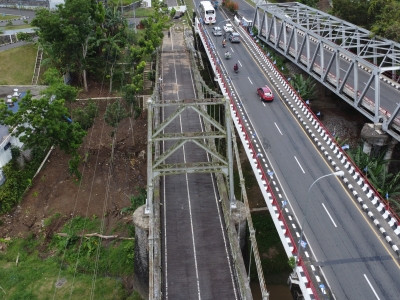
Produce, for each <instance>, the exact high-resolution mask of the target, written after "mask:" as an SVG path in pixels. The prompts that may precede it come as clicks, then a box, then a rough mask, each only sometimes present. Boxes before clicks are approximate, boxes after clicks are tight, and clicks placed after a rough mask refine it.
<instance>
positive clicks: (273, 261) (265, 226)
mask: <svg viewBox="0 0 400 300" xmlns="http://www.w3.org/2000/svg"><path fill="white" fill-rule="evenodd" d="M252 219H253V226H254V229H255V231H256V239H257V244H258V251H259V253H260V258H261V265H262V268H263V272H264V277H265V279H266V281H267V282H268V283H269V284H283V283H285V282H286V280H287V278H288V275H289V274H290V272H291V271H293V269H292V268H291V267H290V266H289V264H288V257H287V255H286V252H285V249H284V248H283V245H282V242H281V240H280V238H279V235H278V232H277V231H276V228H275V225H274V222H273V220H272V217H271V216H270V215H269V213H262V214H260V213H253V214H252ZM252 261H253V263H252V266H251V274H250V275H251V280H252V281H257V278H258V277H257V271H256V269H255V264H254V259H252Z"/></svg>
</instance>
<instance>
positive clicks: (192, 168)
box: [147, 98, 234, 203]
mask: <svg viewBox="0 0 400 300" xmlns="http://www.w3.org/2000/svg"><path fill="white" fill-rule="evenodd" d="M147 105H148V126H149V127H148V141H147V142H148V147H147V148H148V154H147V164H148V166H147V175H148V182H149V184H148V191H147V197H148V199H147V203H152V200H153V199H152V197H153V182H154V180H156V178H157V177H158V176H166V175H173V174H182V173H222V174H224V175H225V176H226V178H228V180H229V185H230V196H231V198H232V195H233V198H232V199H234V193H233V156H232V134H231V125H230V123H231V122H226V125H222V124H221V123H220V122H218V121H217V120H215V119H214V118H213V117H212V116H210V115H209V114H208V113H207V111H208V110H207V108H209V107H210V106H222V107H224V111H225V120H229V118H230V110H229V101H228V100H227V99H225V98H210V99H201V100H197V99H186V100H173V101H164V102H163V103H158V102H154V101H152V100H149V101H148V102H147ZM162 107H176V110H175V111H174V112H173V113H172V114H171V115H170V116H168V117H167V118H165V119H164V120H163V121H162V122H161V123H160V124H157V125H155V126H153V124H154V118H153V116H154V115H159V114H158V113H157V112H158V109H159V108H162ZM187 109H191V110H194V111H195V112H197V113H198V114H199V115H200V116H201V118H202V120H203V122H204V125H205V126H204V128H206V130H205V131H203V132H183V133H163V131H164V129H165V128H167V127H168V125H169V124H171V122H172V121H174V120H176V119H177V118H178V117H179V116H180V115H181V114H182V113H183V112H184V111H185V110H187ZM211 128H212V130H211ZM215 139H225V140H226V144H227V147H226V148H227V149H226V150H227V151H226V156H224V155H221V153H219V152H218V151H217V149H216V147H215ZM161 141H176V142H175V144H174V145H172V146H171V147H169V148H168V149H166V151H165V152H164V153H162V154H161V155H160V156H158V157H156V158H154V159H153V158H152V149H154V148H155V143H158V142H161ZM189 142H191V143H194V144H196V145H197V146H198V147H200V148H201V149H203V150H205V151H206V153H207V154H208V155H209V156H210V157H211V160H210V161H204V162H202V161H200V162H194V163H193V162H192V163H172V164H167V163H165V160H166V159H167V158H168V157H170V156H171V155H172V154H173V153H175V152H176V151H177V150H179V149H181V148H182V147H183V146H184V145H185V144H186V143H189Z"/></svg>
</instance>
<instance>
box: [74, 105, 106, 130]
mask: <svg viewBox="0 0 400 300" xmlns="http://www.w3.org/2000/svg"><path fill="white" fill-rule="evenodd" d="M98 110H99V107H98V105H97V104H96V103H95V102H94V101H93V100H92V99H89V101H88V102H87V104H86V105H85V106H84V107H83V108H80V107H78V108H76V109H74V110H73V112H72V120H73V121H74V122H78V123H79V124H80V125H81V127H82V128H83V129H85V130H88V129H89V128H90V127H92V125H93V123H94V119H95V118H96V117H97V116H98V113H99V112H98Z"/></svg>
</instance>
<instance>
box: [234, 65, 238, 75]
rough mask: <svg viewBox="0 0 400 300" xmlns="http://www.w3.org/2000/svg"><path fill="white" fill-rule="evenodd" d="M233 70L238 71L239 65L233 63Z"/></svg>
mask: <svg viewBox="0 0 400 300" xmlns="http://www.w3.org/2000/svg"><path fill="white" fill-rule="evenodd" d="M233 71H234V72H235V73H237V72H239V66H238V64H235V65H234V66H233Z"/></svg>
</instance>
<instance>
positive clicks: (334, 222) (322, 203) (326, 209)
mask: <svg viewBox="0 0 400 300" xmlns="http://www.w3.org/2000/svg"><path fill="white" fill-rule="evenodd" d="M322 206H323V207H324V209H325V211H326V213H327V214H328V216H329V218H331V221H332V223H333V225H334V226H335V227H337V226H336V223H335V221H333V218H332V217H331V214H330V213H329V211H328V210H327V209H326V207H325V205H324V204H323V203H322Z"/></svg>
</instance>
